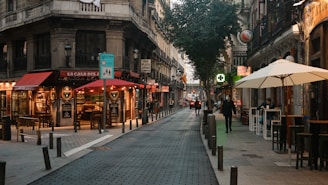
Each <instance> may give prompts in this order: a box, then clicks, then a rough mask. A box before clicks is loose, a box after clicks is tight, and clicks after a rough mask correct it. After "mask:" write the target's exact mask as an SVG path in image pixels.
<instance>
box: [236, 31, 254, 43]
mask: <svg viewBox="0 0 328 185" xmlns="http://www.w3.org/2000/svg"><path fill="white" fill-rule="evenodd" d="M239 39H240V40H241V41H242V42H244V43H249V42H250V41H252V40H253V32H252V30H248V29H246V30H243V31H241V32H240V33H239Z"/></svg>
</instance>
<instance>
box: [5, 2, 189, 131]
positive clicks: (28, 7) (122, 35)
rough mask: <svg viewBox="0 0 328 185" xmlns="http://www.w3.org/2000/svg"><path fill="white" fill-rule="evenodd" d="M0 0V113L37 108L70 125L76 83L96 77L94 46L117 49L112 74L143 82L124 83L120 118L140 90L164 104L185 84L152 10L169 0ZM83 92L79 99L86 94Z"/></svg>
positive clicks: (131, 109) (130, 111) (130, 113)
mask: <svg viewBox="0 0 328 185" xmlns="http://www.w3.org/2000/svg"><path fill="white" fill-rule="evenodd" d="M4 2H5V3H1V5H0V48H2V49H1V50H0V56H1V57H0V65H1V67H0V71H1V72H0V81H1V82H0V93H1V96H0V97H1V116H3V115H11V116H12V117H15V116H21V115H34V114H36V113H41V112H43V113H48V114H50V115H51V117H52V119H53V122H55V123H56V124H57V125H58V126H59V125H72V123H73V121H74V119H76V116H77V115H75V114H76V113H77V112H78V110H77V106H75V103H76V101H75V100H76V98H74V97H77V95H75V93H78V92H75V91H74V89H75V88H77V87H79V86H81V85H83V84H86V83H88V82H91V81H94V80H97V79H98V78H99V53H104V52H105V53H111V54H113V55H114V56H115V62H114V65H115V66H114V68H115V78H120V79H123V80H126V81H131V82H135V83H136V84H144V85H145V86H146V85H147V87H149V88H147V89H146V91H142V90H141V89H140V87H139V86H138V85H136V87H135V88H131V89H126V90H124V96H125V102H124V105H125V106H124V107H125V108H124V109H125V110H124V111H123V112H124V113H123V114H122V115H121V120H122V121H123V120H125V119H132V118H135V117H136V113H135V108H136V102H137V101H141V100H142V97H143V96H144V95H143V94H145V93H146V94H145V97H146V98H147V99H146V100H148V99H151V98H153V97H156V98H158V99H159V100H160V101H161V102H162V103H163V107H165V106H166V104H165V103H164V102H167V101H166V99H168V98H169V97H170V96H171V95H172V94H174V95H175V94H179V92H180V91H182V90H183V87H184V84H183V82H182V81H181V80H176V78H173V77H172V76H176V71H184V68H183V65H182V64H180V63H179V62H178V56H177V52H172V51H175V48H174V47H173V46H172V45H171V44H170V43H168V42H167V41H166V40H165V39H164V38H165V37H164V35H163V30H161V26H160V17H159V16H158V15H159V13H160V12H161V7H163V6H164V4H165V3H169V1H163V0H146V1H143V0H133V1H132V0H99V1H93V2H91V3H89V2H88V1H85V0H65V1H59V0H51V1H50V0H33V1H30V0H29V1H27V0H19V1H18V0H5V1H4ZM144 59H146V60H150V61H151V71H150V72H149V73H148V72H147V73H144V69H143V67H142V66H141V61H142V60H144ZM35 75H36V76H35ZM31 78H32V79H31ZM33 78H34V79H33ZM36 79H38V80H36ZM172 84H174V85H175V86H172ZM170 87H171V88H170ZM173 87H177V88H175V89H173ZM175 91H177V92H175ZM177 98H178V97H177ZM81 99H82V100H81ZM81 99H80V103H82V102H84V103H85V102H86V101H88V100H83V98H81ZM89 99H92V100H94V99H97V96H92V97H91V98H89ZM97 101H98V100H95V101H92V102H93V103H95V102H97ZM143 101H145V100H143ZM78 103H79V102H78ZM87 103H89V102H87ZM144 103H145V102H144ZM93 108H95V106H93ZM122 108H123V107H122Z"/></svg>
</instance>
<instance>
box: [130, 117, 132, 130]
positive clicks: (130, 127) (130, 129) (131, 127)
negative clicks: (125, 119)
mask: <svg viewBox="0 0 328 185" xmlns="http://www.w3.org/2000/svg"><path fill="white" fill-rule="evenodd" d="M130 130H132V119H130Z"/></svg>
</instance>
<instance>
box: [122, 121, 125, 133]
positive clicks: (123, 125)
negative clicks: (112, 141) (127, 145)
mask: <svg viewBox="0 0 328 185" xmlns="http://www.w3.org/2000/svg"><path fill="white" fill-rule="evenodd" d="M124 132H125V123H124V121H123V122H122V133H124Z"/></svg>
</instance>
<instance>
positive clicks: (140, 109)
mask: <svg viewBox="0 0 328 185" xmlns="http://www.w3.org/2000/svg"><path fill="white" fill-rule="evenodd" d="M137 109H138V114H139V118H141V114H142V101H141V100H138V103H137Z"/></svg>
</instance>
